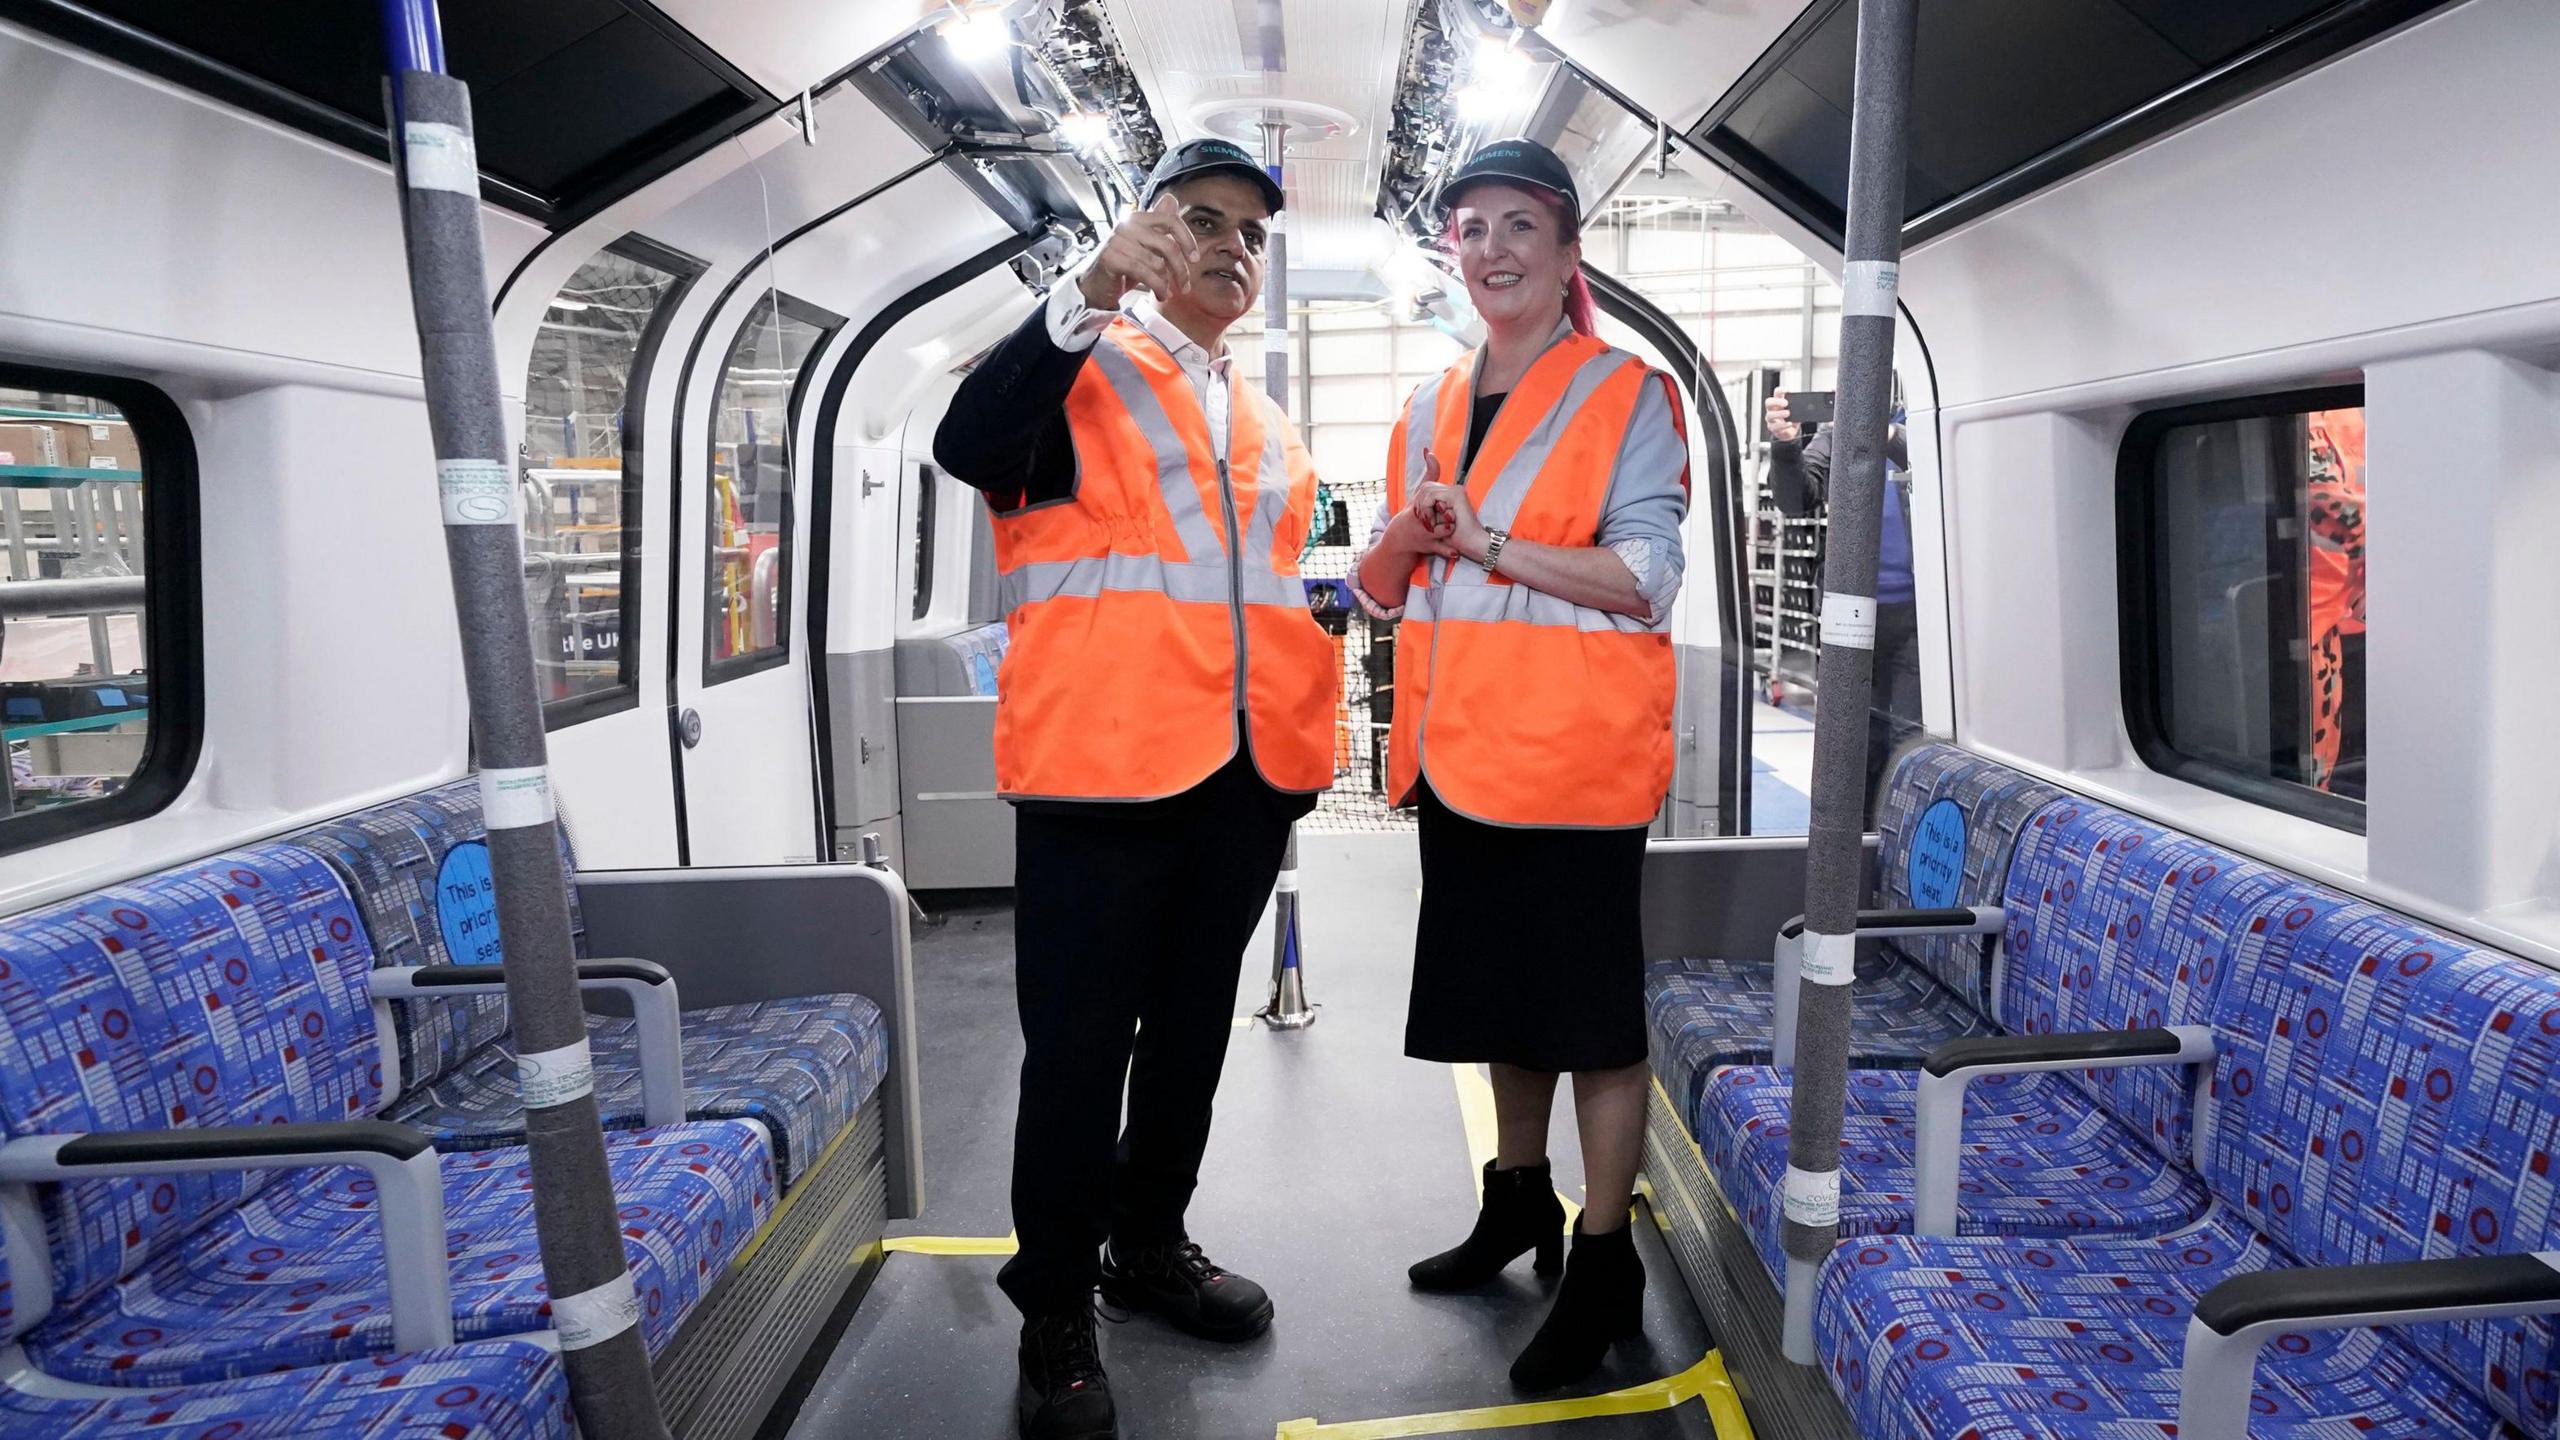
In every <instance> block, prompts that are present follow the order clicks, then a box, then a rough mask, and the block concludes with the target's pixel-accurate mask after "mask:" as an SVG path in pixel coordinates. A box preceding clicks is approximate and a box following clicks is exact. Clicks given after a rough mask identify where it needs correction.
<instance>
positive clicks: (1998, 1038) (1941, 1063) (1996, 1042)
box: [1921, 1030, 2179, 1075]
mask: <svg viewBox="0 0 2560 1440" xmlns="http://www.w3.org/2000/svg"><path fill="white" fill-rule="evenodd" d="M2178 1050H2179V1041H2178V1036H2177V1032H2175V1031H2172V1030H2090V1031H2084V1032H2078V1033H2074V1034H2069V1035H1984V1036H1980V1037H1977V1038H1974V1039H1970V1040H1950V1041H1948V1042H1946V1043H1945V1044H1943V1045H1941V1046H1939V1047H1938V1048H1937V1049H1935V1050H1932V1051H1930V1052H1929V1058H1928V1060H1927V1061H1925V1062H1923V1064H1922V1066H1921V1068H1922V1069H1924V1070H1927V1071H1928V1072H1929V1073H1930V1074H1932V1075H1952V1074H1954V1073H1955V1072H1957V1071H1959V1070H1964V1069H1969V1068H1971V1067H1973V1066H1976V1065H2025V1064H2033V1063H2035V1062H2037V1061H2044V1060H2140V1059H2143V1058H2144V1057H2146V1056H2152V1055H2175V1054H2177V1053H2178Z"/></svg>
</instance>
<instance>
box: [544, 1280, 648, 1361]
mask: <svg viewBox="0 0 2560 1440" xmlns="http://www.w3.org/2000/svg"><path fill="white" fill-rule="evenodd" d="M639 1323H640V1297H639V1295H638V1294H636V1293H634V1291H633V1290H632V1288H631V1272H630V1271H628V1270H625V1271H623V1272H622V1273H621V1274H619V1275H616V1276H614V1277H613V1278H612V1279H610V1280H607V1281H606V1282H604V1283H603V1284H601V1285H599V1286H597V1287H596V1288H594V1289H593V1290H586V1291H581V1292H580V1293H578V1294H575V1295H560V1296H555V1297H553V1299H552V1301H551V1328H552V1329H554V1330H557V1331H559V1332H560V1348H561V1349H563V1350H584V1349H586V1348H587V1347H588V1346H590V1345H601V1344H603V1343H604V1342H605V1341H607V1340H610V1339H612V1338H613V1337H614V1336H616V1335H619V1334H621V1333H622V1332H623V1331H625V1330H628V1329H630V1328H631V1327H632V1326H634V1325H637V1324H639Z"/></svg>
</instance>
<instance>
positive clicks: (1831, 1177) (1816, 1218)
mask: <svg viewBox="0 0 2560 1440" xmlns="http://www.w3.org/2000/svg"><path fill="white" fill-rule="evenodd" d="M1784 1203H1785V1207H1786V1212H1785V1213H1786V1217H1787V1218H1788V1219H1790V1220H1793V1221H1794V1222H1796V1223H1797V1224H1799V1225H1811V1226H1814V1227H1816V1228H1820V1227H1822V1226H1825V1225H1837V1224H1839V1223H1840V1172H1839V1171H1837V1170H1825V1171H1823V1172H1821V1173H1819V1174H1816V1173H1815V1172H1813V1171H1811V1170H1799V1169H1797V1168H1796V1167H1794V1166H1793V1165H1790V1166H1788V1167H1787V1187H1786V1199H1785V1202H1784Z"/></svg>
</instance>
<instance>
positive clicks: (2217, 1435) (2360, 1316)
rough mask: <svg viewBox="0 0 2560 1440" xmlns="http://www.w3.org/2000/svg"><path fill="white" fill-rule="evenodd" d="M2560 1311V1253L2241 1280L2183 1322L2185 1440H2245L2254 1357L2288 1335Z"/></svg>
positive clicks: (2312, 1270) (2215, 1291)
mask: <svg viewBox="0 0 2560 1440" xmlns="http://www.w3.org/2000/svg"><path fill="white" fill-rule="evenodd" d="M2549 1314H2560V1252H2550V1251H2545V1252H2543V1253H2541V1254H2535V1255H2473V1256H2466V1257H2464V1258H2461V1259H2456V1260H2404V1261H2397V1262H2392V1263H2388V1264H2379V1265H2322V1266H2311V1267H2307V1268H2303V1269H2298V1270H2262V1271H2257V1272H2255V1273H2252V1274H2248V1275H2235V1276H2233V1277H2231V1278H2230V1279H2228V1280H2225V1281H2223V1282H2222V1283H2221V1284H2219V1285H2216V1286H2214V1287H2213V1288H2212V1289H2210V1290H2208V1291H2206V1292H2205V1293H2204V1296H2203V1298H2202V1299H2199V1300H2198V1301H2196V1313H2195V1316H2194V1318H2193V1319H2191V1320H2189V1321H2188V1322H2187V1353H2186V1361H2185V1364H2184V1366H2183V1367H2182V1368H2181V1370H2180V1371H2179V1375H2178V1434H2179V1436H2180V1437H2181V1440H2248V1434H2249V1387H2250V1384H2251V1382H2252V1380H2253V1378H2254V1377H2255V1375H2256V1373H2257V1368H2258V1351H2259V1349H2260V1348H2261V1347H2263V1346H2264V1345H2265V1344H2266V1343H2267V1342H2268V1341H2270V1340H2272V1339H2274V1338H2276V1336H2278V1335H2281V1334H2284V1333H2286V1332H2288V1331H2292V1332H2296V1333H2299V1332H2301V1331H2304V1330H2341V1329H2347V1328H2351V1327H2362V1326H2368V1325H2415V1324H2427V1323H2433V1322H2438V1321H2447V1320H2487V1319H2498V1318H2502V1317H2506V1316H2512V1315H2549Z"/></svg>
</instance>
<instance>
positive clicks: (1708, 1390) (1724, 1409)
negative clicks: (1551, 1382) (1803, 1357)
mask: <svg viewBox="0 0 2560 1440" xmlns="http://www.w3.org/2000/svg"><path fill="white" fill-rule="evenodd" d="M1691 1400H1703V1401H1705V1402H1706V1406H1707V1418H1708V1419H1710V1420H1712V1421H1714V1422H1715V1427H1716V1435H1717V1437H1718V1440H1751V1422H1750V1421H1749V1420H1748V1419H1746V1418H1745V1417H1744V1415H1743V1413H1742V1397H1741V1396H1739V1395H1738V1394H1736V1393H1735V1392H1734V1388H1733V1378H1732V1377H1731V1376H1729V1375H1727V1374H1726V1373H1725V1369H1724V1356H1722V1355H1721V1354H1718V1353H1717V1352H1715V1351H1713V1350H1710V1351H1708V1352H1707V1354H1706V1358H1705V1359H1703V1360H1700V1361H1699V1362H1698V1363H1697V1364H1695V1365H1692V1366H1690V1367H1689V1368H1688V1369H1686V1370H1683V1371H1681V1372H1680V1373H1679V1374H1677V1375H1673V1376H1671V1377H1669V1378H1667V1379H1662V1380H1651V1381H1647V1382H1646V1383H1644V1384H1642V1385H1630V1386H1628V1387H1627V1388H1626V1389H1624V1390H1612V1391H1610V1392H1609V1393H1607V1394H1605V1395H1585V1396H1581V1397H1579V1398H1576V1399H1572V1400H1530V1401H1524V1402H1522V1403H1520V1404H1517V1405H1487V1406H1483V1407H1480V1408H1478V1409H1474V1410H1443V1411H1441V1412H1439V1413H1438V1414H1435V1415H1397V1416H1393V1417H1390V1418H1388V1419H1384V1420H1339V1421H1335V1422H1334V1423H1332V1424H1325V1423H1324V1422H1322V1421H1319V1420H1317V1419H1315V1418H1314V1417H1313V1416H1309V1417H1308V1418H1306V1419H1303V1420H1283V1421H1281V1422H1280V1429H1279V1433H1278V1435H1277V1436H1276V1437H1275V1440H1399V1437H1402V1436H1407V1435H1456V1434H1463V1433H1466V1432H1468V1431H1475V1430H1510V1429H1515V1428H1517V1427H1519V1426H1522V1425H1552V1424H1555V1423H1556V1422H1558V1421H1560V1420H1590V1419H1596V1418H1599V1417H1602V1416H1608V1415H1642V1414H1647V1413H1650V1412H1652V1411H1656V1410H1669V1409H1672V1408H1674V1407H1675V1406H1679V1405H1684V1404H1687V1403H1688V1402H1689V1401H1691Z"/></svg>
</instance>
